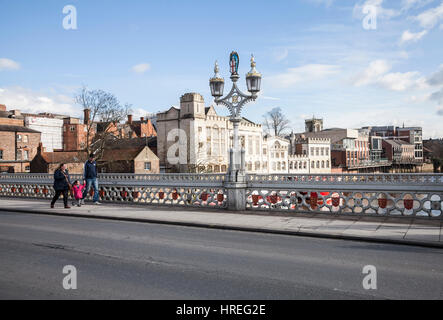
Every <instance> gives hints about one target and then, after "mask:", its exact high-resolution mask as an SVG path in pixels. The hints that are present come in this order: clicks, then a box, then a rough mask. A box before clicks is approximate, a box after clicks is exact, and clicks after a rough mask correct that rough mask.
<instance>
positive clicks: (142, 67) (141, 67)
mask: <svg viewBox="0 0 443 320" xmlns="http://www.w3.org/2000/svg"><path fill="white" fill-rule="evenodd" d="M131 69H132V71H133V72H135V73H145V72H146V71H148V70H150V69H151V65H150V64H149V63H140V64H137V65H135V66H133V67H132V68H131Z"/></svg>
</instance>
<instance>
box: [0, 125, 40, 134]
mask: <svg viewBox="0 0 443 320" xmlns="http://www.w3.org/2000/svg"><path fill="white" fill-rule="evenodd" d="M0 131H10V132H29V133H40V131H37V130H33V129H30V128H27V127H21V126H9V125H0Z"/></svg>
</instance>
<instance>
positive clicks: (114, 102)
mask: <svg viewBox="0 0 443 320" xmlns="http://www.w3.org/2000/svg"><path fill="white" fill-rule="evenodd" d="M74 99H75V102H76V103H77V104H79V105H81V106H82V108H83V109H89V111H90V118H89V119H88V121H86V122H85V123H87V126H86V147H85V150H86V151H87V152H88V153H91V152H94V153H95V154H96V155H97V156H98V157H99V158H100V157H101V155H102V153H103V150H104V148H105V146H106V144H107V143H109V142H112V140H114V139H115V138H116V137H115V136H114V133H115V132H113V131H111V130H97V122H101V123H102V124H104V126H106V124H114V125H115V126H117V125H118V123H120V121H122V120H123V119H125V118H126V117H127V115H128V114H129V113H130V112H131V106H130V105H128V104H125V105H121V104H120V102H119V101H118V99H117V98H116V97H115V96H114V95H113V94H111V93H109V92H105V91H103V90H88V89H87V88H86V87H83V88H82V89H81V90H80V92H79V93H78V94H77V95H76V96H75V97H74Z"/></svg>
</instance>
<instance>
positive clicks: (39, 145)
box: [37, 142, 45, 154]
mask: <svg viewBox="0 0 443 320" xmlns="http://www.w3.org/2000/svg"><path fill="white" fill-rule="evenodd" d="M43 152H45V148H44V147H43V143H41V142H39V144H38V147H37V153H38V154H42V153H43Z"/></svg>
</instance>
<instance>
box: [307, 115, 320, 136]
mask: <svg viewBox="0 0 443 320" xmlns="http://www.w3.org/2000/svg"><path fill="white" fill-rule="evenodd" d="M320 131H323V119H316V118H315V117H314V116H312V119H308V120H305V132H320Z"/></svg>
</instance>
